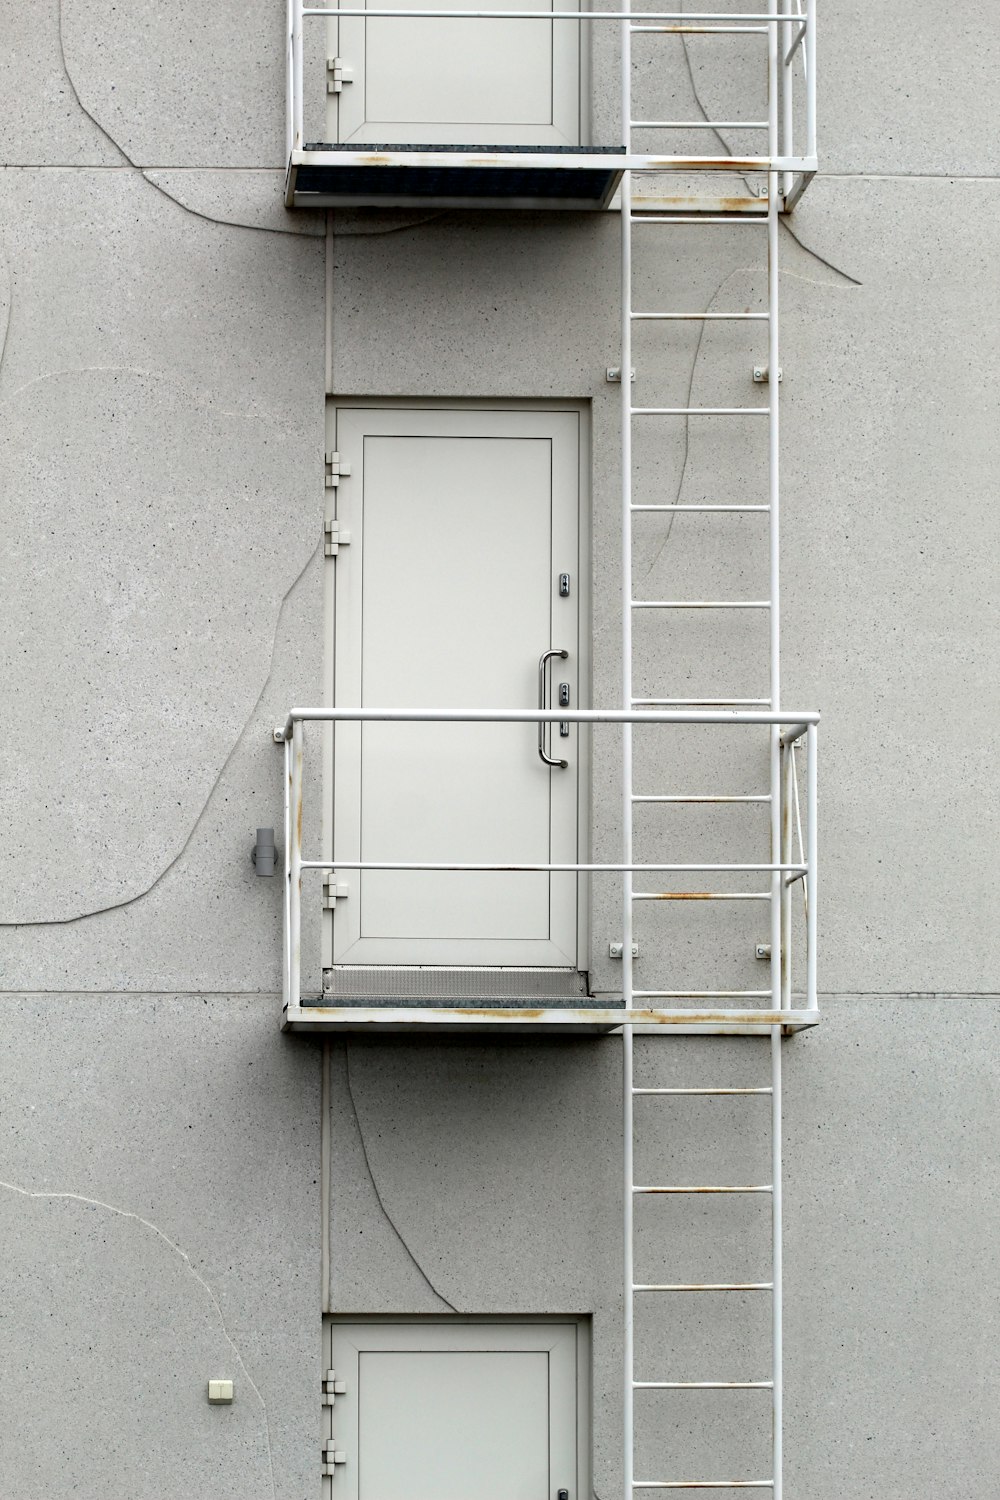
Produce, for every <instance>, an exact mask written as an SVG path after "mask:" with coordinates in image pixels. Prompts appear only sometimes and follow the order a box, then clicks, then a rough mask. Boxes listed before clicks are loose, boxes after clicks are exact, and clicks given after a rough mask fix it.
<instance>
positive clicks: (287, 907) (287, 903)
mask: <svg viewBox="0 0 1000 1500" xmlns="http://www.w3.org/2000/svg"><path fill="white" fill-rule="evenodd" d="M282 749H283V752H284V761H285V793H284V800H285V868H284V871H283V874H284V923H283V941H282V954H281V1002H282V1005H287V1004H288V1003H289V998H290V995H291V954H292V923H291V916H292V908H291V896H290V892H291V881H292V816H291V781H292V745H291V741H290V740H289V739H287V738H286V739H285V741H284V743H283V746H282Z"/></svg>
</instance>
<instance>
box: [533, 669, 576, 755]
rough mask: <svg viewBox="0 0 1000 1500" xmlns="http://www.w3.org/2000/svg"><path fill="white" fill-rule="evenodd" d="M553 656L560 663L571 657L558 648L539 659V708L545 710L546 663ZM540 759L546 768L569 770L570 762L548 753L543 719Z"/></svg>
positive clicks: (540, 735)
mask: <svg viewBox="0 0 1000 1500" xmlns="http://www.w3.org/2000/svg"><path fill="white" fill-rule="evenodd" d="M553 656H558V657H559V659H560V661H565V660H566V658H567V657H568V656H569V652H568V651H560V650H559V649H558V648H556V649H555V650H553V651H543V652H542V654H541V656H540V657H539V658H538V707H539V708H544V707H545V668H546V663H547V662H548V661H549V660H550V659H551V658H552V657H553ZM538 758H539V760H541V761H542V763H543V764H544V765H546V766H558V767H559V769H560V771H565V770H566V768H567V766H568V765H569V761H568V760H554V759H553V758H552V756H551V755H549V754H548V752H547V751H546V749H545V722H544V720H542V719H539V721H538Z"/></svg>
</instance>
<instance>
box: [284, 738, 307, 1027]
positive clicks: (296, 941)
mask: <svg viewBox="0 0 1000 1500" xmlns="http://www.w3.org/2000/svg"><path fill="white" fill-rule="evenodd" d="M302 739H303V729H302V721H301V719H296V720H295V722H294V724H293V725H292V774H291V803H292V805H291V809H290V811H291V819H292V829H291V852H290V856H289V860H288V931H289V945H290V946H289V954H288V1003H289V1005H295V1006H298V1005H300V1004H301V1003H302Z"/></svg>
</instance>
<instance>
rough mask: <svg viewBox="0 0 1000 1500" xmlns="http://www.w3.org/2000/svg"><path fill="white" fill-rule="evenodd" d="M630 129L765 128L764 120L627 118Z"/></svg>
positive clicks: (765, 122)
mask: <svg viewBox="0 0 1000 1500" xmlns="http://www.w3.org/2000/svg"><path fill="white" fill-rule="evenodd" d="M628 123H629V129H630V130H766V129H767V121H766V120H629V122H628Z"/></svg>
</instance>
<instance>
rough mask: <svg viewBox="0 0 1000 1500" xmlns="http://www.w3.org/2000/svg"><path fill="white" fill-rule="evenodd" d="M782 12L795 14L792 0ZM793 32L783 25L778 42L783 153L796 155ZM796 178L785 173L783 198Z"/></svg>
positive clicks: (783, 2) (783, 0)
mask: <svg viewBox="0 0 1000 1500" xmlns="http://www.w3.org/2000/svg"><path fill="white" fill-rule="evenodd" d="M781 13H782V15H785V16H790V15H792V14H793V11H792V0H781ZM792 32H793V28H792V27H791V26H783V27H782V28H781V35H780V37H779V42H778V45H779V47H780V49H781V70H780V78H781V154H782V156H794V155H795V114H794V109H793V105H794V96H793V89H792V84H793V80H794V78H795V59H794V57H793V58H792V60H791V62H787V63H786V62H785V56H786V54H787V52H788V49H789V47H790V46H791V42H792ZM794 180H795V178H794V173H792V172H785V173H784V174H783V178H782V187H781V193H782V197H783V198H784V197H787V196H788V194H789V193H790V192H791V191H792V184H793V182H794Z"/></svg>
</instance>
